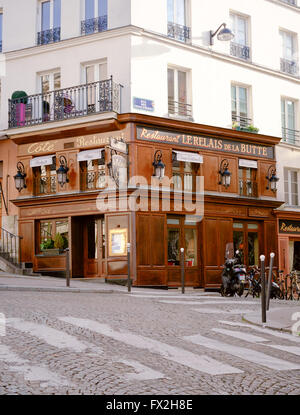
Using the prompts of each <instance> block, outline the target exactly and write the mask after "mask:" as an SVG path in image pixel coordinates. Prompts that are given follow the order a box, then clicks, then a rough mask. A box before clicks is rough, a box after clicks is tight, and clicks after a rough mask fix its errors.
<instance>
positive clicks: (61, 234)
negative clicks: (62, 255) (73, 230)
mask: <svg viewBox="0 0 300 415" xmlns="http://www.w3.org/2000/svg"><path fill="white" fill-rule="evenodd" d="M39 243H40V251H41V252H43V251H44V250H46V249H53V248H59V249H61V250H63V249H66V248H68V246H69V222H68V219H67V218H62V219H49V220H42V221H40V235H39Z"/></svg>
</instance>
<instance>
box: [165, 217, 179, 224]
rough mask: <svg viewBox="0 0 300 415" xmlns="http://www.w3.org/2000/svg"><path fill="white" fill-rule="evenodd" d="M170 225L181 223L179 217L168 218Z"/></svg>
mask: <svg viewBox="0 0 300 415" xmlns="http://www.w3.org/2000/svg"><path fill="white" fill-rule="evenodd" d="M167 224H168V225H179V219H170V218H169V219H167Z"/></svg>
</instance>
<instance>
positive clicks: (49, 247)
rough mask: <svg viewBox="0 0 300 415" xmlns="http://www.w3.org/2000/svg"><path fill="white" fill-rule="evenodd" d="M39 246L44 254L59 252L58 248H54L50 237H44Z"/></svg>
mask: <svg viewBox="0 0 300 415" xmlns="http://www.w3.org/2000/svg"><path fill="white" fill-rule="evenodd" d="M40 246H41V251H42V252H43V254H44V255H47V256H50V255H58V254H59V249H58V248H54V241H53V239H51V238H48V239H45V240H44V241H43V242H42V243H41V245H40Z"/></svg>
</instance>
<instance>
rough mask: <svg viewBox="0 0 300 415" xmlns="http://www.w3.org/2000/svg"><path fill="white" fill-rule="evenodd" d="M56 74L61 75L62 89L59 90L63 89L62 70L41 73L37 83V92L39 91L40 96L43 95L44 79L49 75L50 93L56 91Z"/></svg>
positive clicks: (38, 75)
mask: <svg viewBox="0 0 300 415" xmlns="http://www.w3.org/2000/svg"><path fill="white" fill-rule="evenodd" d="M56 73H59V74H60V88H59V89H62V87H61V69H60V68H56V69H52V70H51V71H45V72H39V73H38V74H37V78H38V80H37V83H38V87H37V90H38V93H39V94H42V93H43V91H42V77H43V76H46V75H49V91H54V90H55V89H54V74H56Z"/></svg>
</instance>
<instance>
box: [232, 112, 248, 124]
mask: <svg viewBox="0 0 300 415" xmlns="http://www.w3.org/2000/svg"><path fill="white" fill-rule="evenodd" d="M231 119H232V122H233V123H237V124H238V125H239V126H240V127H242V128H247V127H249V125H251V124H252V119H251V118H248V117H246V116H244V115H237V114H236V113H235V112H234V111H232V113H231Z"/></svg>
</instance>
